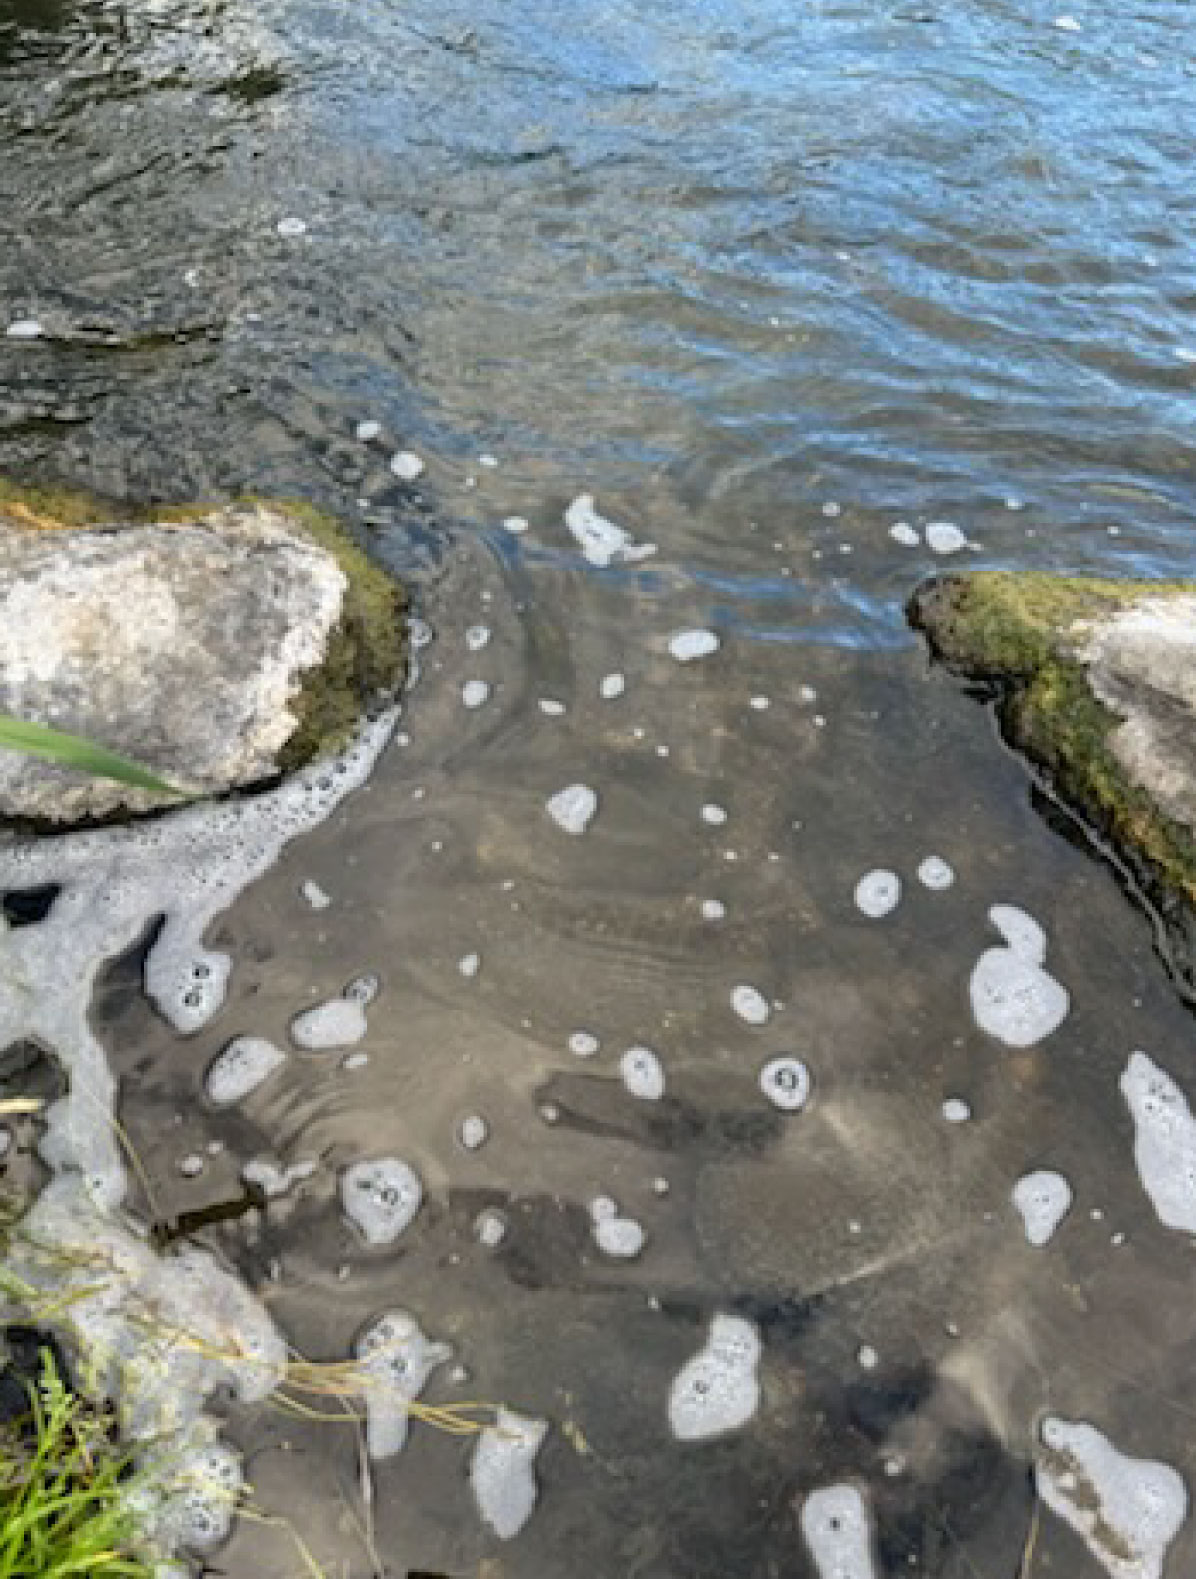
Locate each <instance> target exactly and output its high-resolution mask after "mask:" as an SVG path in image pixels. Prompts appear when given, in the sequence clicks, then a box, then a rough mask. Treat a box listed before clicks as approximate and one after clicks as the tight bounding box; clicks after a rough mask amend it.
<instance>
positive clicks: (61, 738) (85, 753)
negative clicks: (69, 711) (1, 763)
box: [0, 715, 186, 798]
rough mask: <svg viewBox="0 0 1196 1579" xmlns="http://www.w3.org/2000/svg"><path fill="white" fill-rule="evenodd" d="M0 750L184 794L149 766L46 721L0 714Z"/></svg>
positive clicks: (141, 786)
mask: <svg viewBox="0 0 1196 1579" xmlns="http://www.w3.org/2000/svg"><path fill="white" fill-rule="evenodd" d="M0 749H2V750H6V751H20V752H22V753H23V754H24V755H25V756H30V757H44V758H45V759H46V761H48V762H58V763H60V764H61V765H62V766H63V767H68V768H78V769H79V771H80V772H82V773H90V774H91V775H92V777H93V778H100V779H115V780H116V781H117V782H118V783H120V784H131V785H133V786H134V787H135V788H137V789H145V790H153V791H154V792H155V793H157V794H159V795H170V796H173V797H176V798H181V797H184V796H185V794H186V792H185V791H184V790H181V789H177V788H176V787H175V786H174V785H173V784H168V783H167V782H166V781H165V779H160V778H159V777H158V776H157V774H156V773H151V772H150V771H149V769H148V768H143V767H140V766H139V765H138V764H137V763H136V762H130V761H129V759H128V758H127V757H122V756H118V755H117V753H116V752H115V751H108V750H106V749H105V748H104V747H103V746H97V745H94V744H93V743H92V742H91V741H90V740H84V739H83V738H82V737H81V736H79V735H68V734H64V733H63V731H62V730H61V729H51V728H49V726H48V725H46V724H30V723H26V722H25V721H24V720H23V719H20V718H6V717H4V716H3V715H0Z"/></svg>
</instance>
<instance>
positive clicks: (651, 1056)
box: [619, 1047, 665, 1102]
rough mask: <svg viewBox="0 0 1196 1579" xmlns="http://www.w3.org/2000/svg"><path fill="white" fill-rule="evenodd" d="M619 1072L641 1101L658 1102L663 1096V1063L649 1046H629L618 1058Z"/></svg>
mask: <svg viewBox="0 0 1196 1579" xmlns="http://www.w3.org/2000/svg"><path fill="white" fill-rule="evenodd" d="M619 1073H620V1075H621V1076H622V1077H623V1084H624V1085H625V1086H626V1087H627V1090H628V1091H629V1092H630V1093H631V1095H632V1096H633V1097H639V1099H640V1101H641V1102H659V1101H660V1099H661V1097H662V1096H664V1086H665V1079H664V1065H663V1064H662V1063H661V1061H660V1059H659V1058H658V1057H657V1055H656V1054H655V1053H654V1052H653V1051H652V1049H651V1048H650V1047H629V1048H628V1049H627V1051H626V1052H625V1053H624V1054H623V1056H622V1058H620V1059H619Z"/></svg>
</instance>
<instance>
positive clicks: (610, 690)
mask: <svg viewBox="0 0 1196 1579" xmlns="http://www.w3.org/2000/svg"><path fill="white" fill-rule="evenodd" d="M626 689H627V679H626V677H625V676H624V675H621V674H618V673H615V674H604V675H603V676H602V679H601V680H600V681H599V684H598V695H599V696H600V697H601V698H602V700H603V701H604V702H613V701H614V700H615V699H616V698H617V697H620V696H622V695H623V692H624V691H625V690H626Z"/></svg>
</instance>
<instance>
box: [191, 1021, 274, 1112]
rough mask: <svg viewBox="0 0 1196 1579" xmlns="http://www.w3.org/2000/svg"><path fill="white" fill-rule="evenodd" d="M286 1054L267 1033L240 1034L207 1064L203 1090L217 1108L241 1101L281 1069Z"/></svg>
mask: <svg viewBox="0 0 1196 1579" xmlns="http://www.w3.org/2000/svg"><path fill="white" fill-rule="evenodd" d="M286 1061H287V1055H286V1054H285V1053H284V1052H282V1051H281V1049H279V1048H277V1047H275V1045H274V1043H273V1042H269V1041H267V1040H266V1038H265V1037H264V1036H237V1037H234V1038H233V1040H232V1041H231V1042H229V1044H228V1046H227V1047H225V1048H224V1049H223V1050H222V1051H221V1052H219V1053H217V1054H216V1057H215V1058H214V1059H213V1060H212V1062H211V1063H210V1064H209V1065H208V1072H207V1074H206V1075H205V1076H204V1090H205V1092H206V1093H207V1098H208V1101H209V1102H211V1103H212V1104H213V1105H214V1106H215V1107H232V1106H233V1104H234V1103H236V1102H242V1101H244V1099H245V1098H246V1097H247V1096H249V1095H250V1093H251V1092H254V1091H256V1090H257V1088H258V1087H259V1086H260V1085H263V1084H264V1083H265V1082H266V1081H267V1080H268V1079H269V1078H270V1076H271V1075H272V1074H274V1072H275V1071H276V1070H278V1069H281V1068H282V1066H283V1064H285V1063H286Z"/></svg>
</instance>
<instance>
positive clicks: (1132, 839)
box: [908, 571, 1196, 997]
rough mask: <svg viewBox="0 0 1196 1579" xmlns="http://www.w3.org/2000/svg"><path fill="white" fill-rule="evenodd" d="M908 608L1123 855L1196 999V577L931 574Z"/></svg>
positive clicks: (1063, 795)
mask: <svg viewBox="0 0 1196 1579" xmlns="http://www.w3.org/2000/svg"><path fill="white" fill-rule="evenodd" d="M908 613H909V617H910V620H911V622H912V623H913V624H914V626H916V627H917V628H918V629H920V630H922V631H923V632H924V633H925V634H926V637H927V639H928V641H929V643H930V646H931V649H932V651H933V652H934V653H935V655H936V656H937V657H939V658H941V659H943V660H944V661H945V662H946V663H947V664H948V665H949V667H951V668H952V669H953V670H955V671H956V672H957V673H961V674H964V675H966V676H967V677H968V678H970V679H973V680H980V681H983V682H986V683H987V684H988V687H989V694H990V695H992V696H995V697H996V699H997V703H998V712H999V717H1000V721H1001V725H1002V728H1003V731H1004V733H1005V736H1006V738H1007V739H1008V740H1009V741H1010V743H1011V744H1012V745H1014V746H1015V747H1017V748H1018V749H1019V750H1020V751H1022V752H1024V753H1025V755H1026V756H1027V757H1028V758H1030V760H1031V761H1032V762H1033V763H1034V764H1035V765H1036V766H1037V767H1038V768H1039V769H1040V770H1041V772H1042V773H1043V775H1044V777H1045V780H1046V782H1047V783H1048V784H1049V786H1050V788H1051V789H1052V790H1053V791H1054V793H1055V794H1056V795H1057V796H1058V798H1059V799H1060V800H1061V801H1062V802H1064V803H1065V804H1067V805H1068V806H1069V807H1070V808H1071V809H1072V811H1074V812H1075V813H1077V814H1078V815H1079V816H1080V817H1081V819H1082V820H1083V821H1084V822H1086V823H1087V824H1088V825H1089V826H1090V827H1091V828H1093V829H1095V830H1096V832H1097V833H1098V834H1099V835H1100V836H1101V839H1102V840H1103V841H1104V842H1105V846H1106V847H1111V848H1112V849H1113V850H1114V851H1115V852H1116V854H1117V856H1118V857H1119V859H1120V862H1121V863H1122V864H1123V865H1124V867H1125V868H1126V869H1127V870H1128V871H1129V873H1130V874H1131V875H1132V876H1133V878H1134V887H1135V888H1136V890H1137V891H1138V892H1139V893H1140V894H1141V896H1142V897H1144V898H1145V899H1146V900H1147V901H1148V903H1149V904H1150V906H1151V909H1152V910H1153V912H1154V913H1155V917H1156V918H1157V919H1158V920H1159V921H1161V923H1162V928H1163V937H1162V939H1161V940H1160V941H1161V942H1162V943H1163V944H1164V953H1165V955H1166V957H1167V963H1168V964H1169V965H1170V966H1171V967H1172V969H1173V970H1174V972H1175V973H1176V975H1177V976H1178V978H1179V982H1180V985H1181V988H1182V989H1183V990H1184V991H1185V994H1186V995H1187V996H1189V997H1196V583H1192V582H1148V581H1103V580H1097V579H1094V578H1087V577H1078V576H1051V575H1043V574H1039V573H1031V572H1023V573H1019V572H1009V571H987V572H983V571H982V572H977V573H974V574H970V575H953V576H943V577H939V578H936V579H935V580H932V581H929V582H927V583H925V584H924V585H923V586H922V587H920V588H919V589H918V590H917V591H916V592H915V594H914V596H913V598H912V599H911V602H910V605H909V610H908Z"/></svg>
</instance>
